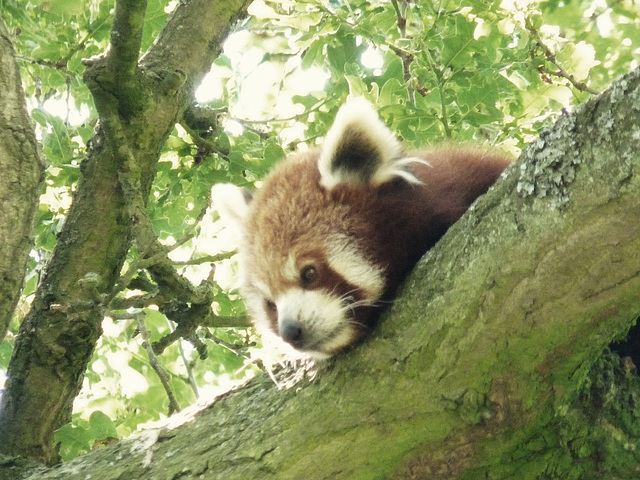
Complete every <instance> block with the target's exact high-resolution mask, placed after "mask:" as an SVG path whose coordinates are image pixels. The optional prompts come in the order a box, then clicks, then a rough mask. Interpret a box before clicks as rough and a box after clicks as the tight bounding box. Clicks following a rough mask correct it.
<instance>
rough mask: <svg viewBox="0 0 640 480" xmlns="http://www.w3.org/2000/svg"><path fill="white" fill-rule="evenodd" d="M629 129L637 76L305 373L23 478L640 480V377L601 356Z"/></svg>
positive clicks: (527, 164)
mask: <svg viewBox="0 0 640 480" xmlns="http://www.w3.org/2000/svg"><path fill="white" fill-rule="evenodd" d="M638 125H640V70H636V71H634V72H633V73H632V74H631V75H629V76H627V77H626V78H624V79H621V80H620V81H618V82H616V83H615V84H614V85H613V86H612V87H611V88H610V89H609V90H608V91H607V92H606V93H605V94H603V95H602V96H600V97H598V98H597V99H595V100H593V101H591V102H589V103H588V104H586V105H584V106H582V107H581V108H579V109H578V110H577V111H576V112H574V113H572V114H569V115H568V116H566V117H563V119H561V120H560V121H559V122H558V124H557V125H556V126H554V127H553V128H552V129H550V130H549V131H548V132H546V133H544V134H543V135H542V136H541V138H540V140H538V141H537V142H535V143H534V144H533V146H532V147H531V148H530V149H528V150H527V151H526V152H525V153H524V154H523V156H522V158H521V159H520V160H519V162H518V163H517V164H516V165H514V166H513V167H512V168H511V169H510V170H508V172H507V173H506V175H505V178H504V179H502V181H500V182H499V183H498V184H497V185H496V186H495V188H493V189H492V190H491V191H490V192H489V193H488V194H487V195H486V196H485V197H483V198H482V199H481V200H480V201H479V202H478V203H477V204H476V205H475V206H474V207H473V208H472V209H471V210H470V211H469V212H468V214H467V215H465V216H464V217H463V218H462V220H461V221H460V222H459V223H458V224H456V225H455V226H454V227H453V228H452V229H451V230H450V231H449V232H448V233H447V235H446V236H445V237H444V238H443V239H442V241H441V242H440V243H439V244H438V245H437V246H436V247H435V248H434V249H433V250H431V252H429V253H428V254H427V256H426V257H425V258H424V260H423V261H422V262H421V263H420V264H419V265H418V267H417V268H416V271H415V272H414V274H413V275H412V276H411V277H410V278H409V280H408V281H407V282H406V285H405V287H404V289H403V292H401V295H400V296H399V298H398V300H397V301H396V303H395V305H394V306H393V307H392V308H391V310H390V312H388V314H387V315H385V316H384V318H383V320H382V322H381V323H380V325H379V328H378V329H377V330H376V331H375V333H374V335H373V336H372V337H371V338H369V339H368V340H367V341H365V342H364V343H363V344H361V345H359V346H357V347H356V348H354V349H353V350H351V351H350V352H347V353H346V354H344V355H341V356H340V357H338V358H337V359H335V360H332V361H329V362H327V363H325V364H323V365H321V366H320V367H319V371H318V372H317V375H316V376H315V378H314V379H305V380H302V381H300V382H298V383H297V384H296V385H295V387H293V388H290V389H288V390H278V389H277V388H276V387H275V386H274V385H273V384H272V383H271V382H270V380H268V379H267V378H265V377H259V378H256V379H254V380H253V381H252V382H250V383H249V385H247V386H246V387H244V388H242V389H240V390H239V391H237V392H233V393H230V394H228V395H226V396H224V397H223V398H221V399H219V400H218V401H217V402H216V403H214V404H213V405H212V406H210V407H209V408H207V409H206V410H205V411H204V412H202V413H201V414H200V415H198V416H197V419H196V421H192V422H190V423H187V424H185V425H183V426H181V427H179V428H173V427H158V428H156V429H151V430H149V431H147V432H145V433H143V434H141V435H139V436H137V437H134V438H132V439H128V440H125V441H122V442H120V443H119V444H117V445H115V446H113V447H109V448H106V449H104V450H101V451H98V452H94V453H92V454H91V455H87V456H85V457H83V458H80V459H78V460H75V461H73V462H71V463H70V464H68V465H65V466H62V467H58V468H56V469H52V470H48V471H44V472H43V471H37V473H34V472H33V471H31V472H29V471H27V474H26V477H27V478H33V479H35V478H38V479H53V478H65V479H66V478H84V477H85V476H86V475H90V476H91V478H95V479H117V478H154V479H159V480H162V479H174V478H225V479H236V478H237V479H246V478H261V479H271V478H272V479H278V480H282V479H300V478H305V479H349V480H354V479H388V478H398V479H399V478H418V479H422V478H424V479H477V478H491V479H513V478H518V479H534V478H536V479H539V478H542V479H560V478H562V479H590V478H603V479H605V478H606V479H631V478H637V477H638V466H639V465H640V454H638V452H640V416H639V414H640V408H639V407H638V404H637V401H636V399H637V398H640V397H639V395H640V381H638V378H637V376H636V374H635V372H634V371H633V370H634V369H633V368H632V367H631V366H630V365H628V364H625V363H621V362H620V360H619V358H618V357H616V356H613V355H610V354H608V353H607V354H605V355H604V356H603V354H602V352H603V351H606V347H607V345H608V344H609V343H610V342H611V341H612V340H614V339H617V338H619V337H621V336H622V335H624V333H625V332H626V331H627V330H628V329H629V327H630V326H631V325H632V324H633V322H634V320H635V319H636V318H637V316H638V314H639V313H640V255H639V253H640V248H639V247H640V222H638V218H640V157H638V153H637V152H638V151H640V134H639V132H640V129H639V128H640V127H638ZM558 172H561V173H560V174H558ZM185 415H187V419H191V417H189V416H188V414H185ZM172 421H173V422H175V421H177V419H173V420H172ZM11 468H12V467H11V466H6V467H5V469H4V471H5V472H8V473H14V474H15V473H16V472H17V471H18V467H17V466H15V469H14V470H12V469H11ZM29 475H30V476H29Z"/></svg>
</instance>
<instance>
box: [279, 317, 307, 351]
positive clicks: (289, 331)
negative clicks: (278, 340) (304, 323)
mask: <svg viewBox="0 0 640 480" xmlns="http://www.w3.org/2000/svg"><path fill="white" fill-rule="evenodd" d="M279 330H280V336H281V337H282V339H283V340H284V341H285V342H287V343H290V344H291V345H293V346H294V347H300V346H302V343H303V334H302V327H301V326H300V324H299V323H298V322H296V321H295V320H283V321H282V323H281V324H280V328H279Z"/></svg>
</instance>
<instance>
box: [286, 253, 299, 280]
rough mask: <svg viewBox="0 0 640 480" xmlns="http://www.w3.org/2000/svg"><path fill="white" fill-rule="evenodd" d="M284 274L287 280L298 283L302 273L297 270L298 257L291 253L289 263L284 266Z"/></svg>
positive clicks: (288, 258)
mask: <svg viewBox="0 0 640 480" xmlns="http://www.w3.org/2000/svg"><path fill="white" fill-rule="evenodd" d="M282 273H283V275H284V278H286V279H287V280H290V281H292V282H296V281H297V280H298V277H299V276H300V273H299V272H298V269H297V268H296V257H295V256H294V255H293V254H292V253H290V254H289V256H288V257H287V261H286V262H285V263H284V266H283V268H282Z"/></svg>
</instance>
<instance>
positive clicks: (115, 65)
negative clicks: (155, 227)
mask: <svg viewBox="0 0 640 480" xmlns="http://www.w3.org/2000/svg"><path fill="white" fill-rule="evenodd" d="M248 3H249V2H248V1H247V0H234V1H225V2H215V1H212V0H193V1H190V2H186V3H182V4H180V5H179V6H178V7H177V10H176V12H175V13H174V15H173V17H172V18H171V19H170V20H169V21H168V23H167V26H166V27H165V29H164V30H163V32H162V33H161V34H160V36H159V38H158V40H157V42H156V43H155V44H154V46H153V47H152V48H151V49H150V51H149V52H147V54H146V55H145V57H144V59H143V60H142V61H141V62H140V65H138V61H137V59H138V54H139V48H140V38H141V35H142V27H143V20H144V12H145V8H146V2H145V1H140V0H131V1H124V0H123V1H119V2H117V4H116V5H117V6H116V10H115V14H114V25H113V29H112V48H111V49H110V51H109V52H108V53H107V54H106V55H105V56H103V57H101V58H98V59H93V60H92V61H91V62H90V64H89V67H88V68H87V71H86V74H85V81H86V83H87V85H88V86H89V88H90V89H91V91H92V93H93V96H94V100H95V103H96V106H97V108H98V112H99V114H100V125H101V127H100V128H99V129H98V131H97V132H96V134H95V136H94V137H93V138H92V140H91V147H90V149H89V151H88V155H87V158H86V159H85V161H84V162H83V164H82V168H81V176H80V181H79V184H78V189H77V194H76V196H75V198H74V201H73V204H72V206H71V209H70V212H69V215H68V217H67V220H66V222H65V226H64V229H63V231H62V233H61V235H60V240H59V243H58V244H57V246H56V249H55V251H54V254H53V258H52V260H51V262H50V264H49V265H48V266H47V269H46V272H45V275H44V278H43V280H42V284H41V286H40V288H39V290H38V292H37V294H36V298H35V300H34V302H33V307H32V310H31V311H30V313H29V314H28V316H27V317H26V318H25V320H24V321H23V324H22V326H21V330H20V334H19V336H18V339H17V341H16V345H15V349H14V352H13V357H12V359H11V364H10V366H9V372H8V375H9V379H8V381H7V383H6V386H5V391H4V393H3V396H2V403H1V404H0V452H1V453H5V454H10V455H21V456H25V457H28V458H34V459H37V460H39V461H43V462H45V463H49V462H52V461H55V460H56V458H57V452H56V450H55V448H54V447H53V442H52V436H53V432H54V431H55V430H56V429H57V428H59V427H60V426H62V425H63V424H64V423H66V422H68V421H69V420H70V418H71V408H72V403H73V400H74V398H75V396H76V395H77V392H78V391H79V388H80V386H81V383H82V377H83V374H84V371H85V368H86V365H87V363H88V362H89V360H90V358H91V355H92V353H93V349H94V347H95V344H96V341H97V339H98V338H99V336H100V333H101V331H100V322H101V320H102V318H103V311H102V308H103V301H104V299H105V297H107V296H109V295H110V294H111V292H112V290H113V288H114V283H115V281H116V279H117V278H118V275H119V273H120V269H121V267H122V264H123V262H124V259H125V255H126V252H127V250H128V249H129V246H130V245H131V240H132V237H134V236H137V233H138V232H136V231H135V228H132V220H133V221H135V220H137V219H139V218H144V215H138V214H139V212H140V211H141V210H144V207H145V202H146V198H147V197H148V194H149V189H150V186H151V182H152V181H153V178H154V176H155V171H156V162H157V160H158V158H159V154H160V150H161V148H162V146H163V144H164V142H165V139H166V137H167V135H168V134H169V132H170V131H171V129H172V128H173V127H174V125H175V123H176V121H177V119H178V118H179V117H180V115H181V113H182V111H183V110H184V109H185V108H186V107H187V106H188V105H189V103H190V102H191V99H192V96H193V88H194V86H195V85H197V84H198V82H199V80H200V79H201V78H202V76H203V75H204V74H205V73H206V72H207V71H208V69H209V68H210V65H211V63H212V62H213V60H214V59H215V58H216V56H217V55H218V54H219V52H220V50H221V44H222V41H223V40H224V38H225V37H226V36H227V34H228V33H229V31H230V29H231V28H232V27H233V26H234V25H235V22H236V20H237V19H238V18H240V17H241V16H242V15H245V14H246V8H247V5H248ZM184 25H190V28H189V29H185V28H183V26H184ZM191 29H192V30H191ZM181 30H182V31H184V30H189V31H191V32H192V33H191V34H188V35H187V34H183V35H177V34H176V31H181ZM195 36H197V38H198V41H195V40H194V39H193V38H192V37H195ZM187 51H188V52H189V55H184V52H187ZM171 52H173V54H172V53H171ZM134 227H135V226H134ZM149 242H151V240H149ZM140 243H141V241H140V239H139V238H138V244H139V246H141V245H140ZM145 246H146V245H145Z"/></svg>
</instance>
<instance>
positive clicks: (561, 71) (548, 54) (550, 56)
mask: <svg viewBox="0 0 640 480" xmlns="http://www.w3.org/2000/svg"><path fill="white" fill-rule="evenodd" d="M525 28H526V29H527V30H528V32H529V34H530V35H531V36H532V37H533V39H534V40H535V42H536V43H537V44H538V45H539V46H540V48H542V51H543V52H544V56H545V58H546V59H547V60H548V61H549V62H550V63H552V64H553V65H555V66H556V68H557V69H558V70H556V71H555V72H550V73H551V74H552V75H556V76H558V77H562V78H564V79H566V80H568V81H569V83H571V85H573V86H574V87H575V88H577V89H578V90H580V91H581V92H587V93H590V94H591V95H598V93H599V92H598V91H597V90H594V89H593V88H591V87H589V86H588V85H587V84H586V83H584V82H580V81H578V80H577V79H576V77H574V76H573V75H572V74H571V73H569V72H567V70H566V69H565V68H564V67H563V66H562V64H561V63H560V61H559V60H558V59H557V57H556V55H555V54H554V53H553V52H552V51H551V49H550V48H549V47H548V46H547V45H546V44H545V43H544V41H543V40H542V38H540V33H539V32H538V30H537V29H536V28H535V27H534V26H533V23H532V22H531V19H530V18H529V17H527V18H525ZM545 70H546V69H545Z"/></svg>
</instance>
